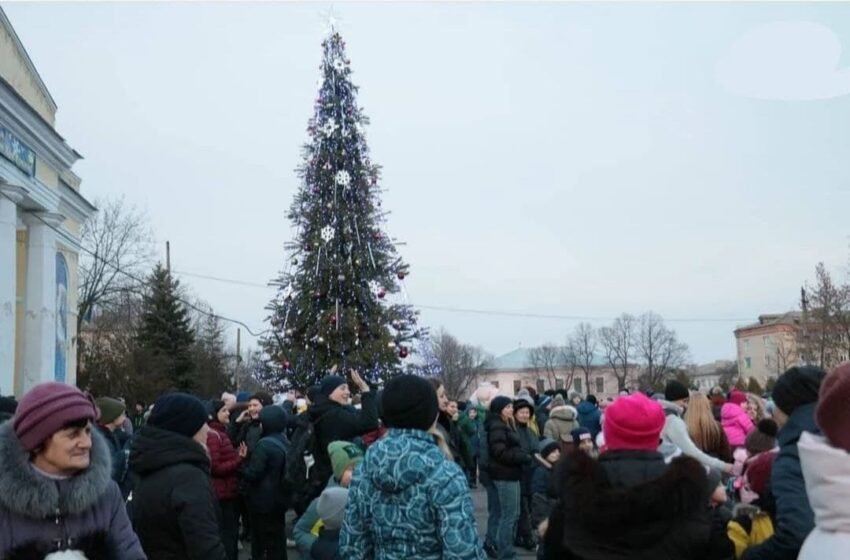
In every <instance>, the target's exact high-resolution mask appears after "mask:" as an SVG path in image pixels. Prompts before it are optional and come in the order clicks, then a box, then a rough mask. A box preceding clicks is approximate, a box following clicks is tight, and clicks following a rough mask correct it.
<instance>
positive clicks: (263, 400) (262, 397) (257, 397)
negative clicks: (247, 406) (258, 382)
mask: <svg viewBox="0 0 850 560" xmlns="http://www.w3.org/2000/svg"><path fill="white" fill-rule="evenodd" d="M248 400H249V401H260V404H262V405H263V406H270V405H272V404H274V399H272V396H271V395H269V394H268V393H266V392H265V391H257V392H256V393H254V394H253V395H251V398H249V399H248Z"/></svg>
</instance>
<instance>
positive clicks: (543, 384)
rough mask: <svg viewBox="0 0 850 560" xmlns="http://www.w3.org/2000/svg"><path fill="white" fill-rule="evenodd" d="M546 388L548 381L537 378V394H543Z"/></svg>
mask: <svg viewBox="0 0 850 560" xmlns="http://www.w3.org/2000/svg"><path fill="white" fill-rule="evenodd" d="M545 390H546V382H545V381H544V380H542V379H538V380H537V394H541V395H542V394H543V391H545Z"/></svg>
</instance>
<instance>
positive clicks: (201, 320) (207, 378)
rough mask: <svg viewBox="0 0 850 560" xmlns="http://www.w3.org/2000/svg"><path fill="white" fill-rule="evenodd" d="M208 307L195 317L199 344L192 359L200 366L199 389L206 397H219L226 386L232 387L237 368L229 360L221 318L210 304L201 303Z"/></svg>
mask: <svg viewBox="0 0 850 560" xmlns="http://www.w3.org/2000/svg"><path fill="white" fill-rule="evenodd" d="M200 307H201V308H203V309H205V310H206V311H207V313H206V314H202V313H199V314H198V316H197V317H196V320H195V325H194V333H195V334H194V336H195V344H194V345H193V347H192V360H193V362H194V364H195V368H196V371H197V373H196V375H195V379H196V387H195V388H196V391H197V393H198V394H199V395H201V396H204V397H214V398H218V395H220V394H221V392H222V391H224V390H228V391H229V390H231V389H232V388H233V386H234V381H235V380H234V379H231V373H232V372H233V368H232V367H231V364H230V362H229V360H228V356H227V352H226V351H225V344H224V326H223V325H222V324H221V320H220V319H219V318H218V317H217V316H216V315H214V314H213V313H212V309H211V308H210V307H209V306H206V305H200Z"/></svg>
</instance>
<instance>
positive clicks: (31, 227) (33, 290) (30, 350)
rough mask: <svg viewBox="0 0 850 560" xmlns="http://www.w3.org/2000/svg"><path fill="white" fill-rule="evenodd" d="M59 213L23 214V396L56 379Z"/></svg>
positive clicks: (60, 220) (60, 219) (60, 218)
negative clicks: (43, 383)
mask: <svg viewBox="0 0 850 560" xmlns="http://www.w3.org/2000/svg"><path fill="white" fill-rule="evenodd" d="M62 219H63V217H62V216H61V215H59V214H52V213H47V212H39V213H32V214H24V222H25V223H26V224H27V228H28V230H27V280H26V298H25V301H26V307H25V310H26V314H25V316H24V368H23V379H22V380H21V382H22V384H21V393H22V394H23V393H26V392H27V391H29V390H30V389H32V388H33V387H34V386H35V385H38V384H39V383H42V382H44V381H52V380H53V379H54V375H53V374H54V369H55V361H56V232H55V231H54V230H53V229H52V228H54V227H57V226H58V225H59V224H60V223H61V222H62Z"/></svg>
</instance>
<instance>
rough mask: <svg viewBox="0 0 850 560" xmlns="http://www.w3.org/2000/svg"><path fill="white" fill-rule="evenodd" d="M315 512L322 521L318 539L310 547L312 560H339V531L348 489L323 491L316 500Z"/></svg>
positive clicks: (339, 487)
mask: <svg viewBox="0 0 850 560" xmlns="http://www.w3.org/2000/svg"><path fill="white" fill-rule="evenodd" d="M318 502H319V503H318V506H317V508H316V510H317V511H318V513H319V517H320V518H321V519H322V524H323V525H322V528H321V529H319V538H317V539H316V540H315V542H313V545H312V546H311V547H310V558H312V560H339V559H340V558H341V557H340V555H339V531H340V529H341V528H342V520H343V519H344V517H345V505H346V503H347V502H348V488H343V487H341V486H335V487H331V488H327V489H325V491H324V492H322V495H321V496H319V498H318Z"/></svg>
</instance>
